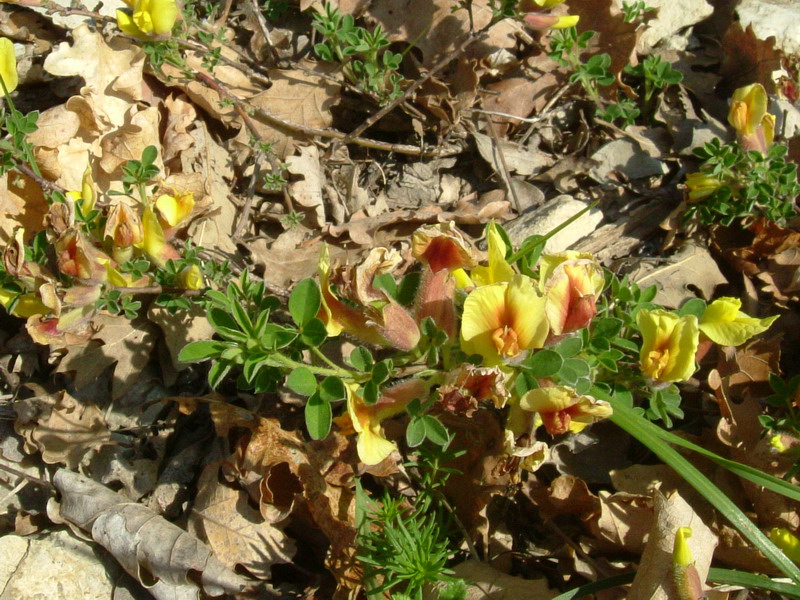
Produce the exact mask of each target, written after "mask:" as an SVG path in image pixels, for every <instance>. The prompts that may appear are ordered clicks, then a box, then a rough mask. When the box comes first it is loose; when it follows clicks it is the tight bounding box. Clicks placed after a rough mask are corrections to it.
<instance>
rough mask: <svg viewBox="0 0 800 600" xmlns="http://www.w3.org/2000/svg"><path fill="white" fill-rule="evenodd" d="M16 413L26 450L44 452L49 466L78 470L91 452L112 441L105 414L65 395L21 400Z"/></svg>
mask: <svg viewBox="0 0 800 600" xmlns="http://www.w3.org/2000/svg"><path fill="white" fill-rule="evenodd" d="M16 410H17V414H18V418H17V421H16V423H15V425H14V428H15V430H16V432H17V433H18V434H19V435H21V436H23V437H24V438H25V441H26V442H27V444H26V447H27V448H29V449H32V448H35V449H37V450H38V451H39V452H41V453H42V460H44V462H46V463H47V464H49V465H53V464H63V465H66V466H67V467H68V468H70V469H77V468H78V465H79V464H80V462H81V460H82V459H83V457H84V456H85V455H86V453H87V452H89V451H90V450H94V449H96V448H99V447H100V446H103V445H104V444H108V443H109V442H110V439H111V432H110V431H109V429H108V425H107V424H106V421H105V418H104V417H103V412H102V411H101V410H100V409H99V408H97V406H95V405H93V404H88V403H85V402H80V401H78V400H76V399H75V398H73V397H72V396H70V395H69V394H68V393H67V392H65V391H61V392H59V393H58V394H54V395H44V396H41V395H40V396H35V397H33V398H28V399H25V400H20V401H19V402H17V405H16Z"/></svg>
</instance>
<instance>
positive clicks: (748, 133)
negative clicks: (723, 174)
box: [728, 83, 775, 153]
mask: <svg viewBox="0 0 800 600" xmlns="http://www.w3.org/2000/svg"><path fill="white" fill-rule="evenodd" d="M768 105H769V99H768V98H767V92H766V90H765V89H764V86H762V85H761V84H760V83H754V84H752V85H747V86H745V87H741V88H739V89H737V90H736V91H735V92H734V93H733V98H732V100H731V108H730V111H729V112H728V123H730V124H731V126H732V127H733V128H734V129H735V130H736V134H737V139H738V141H739V144H740V145H741V146H742V147H743V148H744V149H745V150H758V151H760V152H762V153H763V152H766V151H767V148H769V147H770V145H771V144H772V140H773V138H774V137H775V116H774V115H772V114H770V113H768V112H767V107H768Z"/></svg>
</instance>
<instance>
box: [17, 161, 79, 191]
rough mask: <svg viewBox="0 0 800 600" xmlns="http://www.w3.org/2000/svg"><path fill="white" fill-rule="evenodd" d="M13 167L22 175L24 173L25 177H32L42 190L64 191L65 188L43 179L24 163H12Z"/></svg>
mask: <svg viewBox="0 0 800 600" xmlns="http://www.w3.org/2000/svg"><path fill="white" fill-rule="evenodd" d="M14 168H15V169H16V170H17V171H19V172H20V173H22V174H23V175H25V176H26V177H30V178H31V179H33V180H34V181H35V182H36V183H37V184H38V185H39V187H40V188H42V190H44V191H45V192H60V193H62V194H64V193H66V190H65V189H64V188H62V187H61V186H60V185H58V184H55V183H53V182H52V181H49V180H48V179H45V178H44V177H39V176H38V175H37V174H36V173H34V172H33V169H31V168H30V167H29V166H28V165H26V164H25V163H16V164H15V165H14Z"/></svg>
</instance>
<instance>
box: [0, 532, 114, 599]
mask: <svg viewBox="0 0 800 600" xmlns="http://www.w3.org/2000/svg"><path fill="white" fill-rule="evenodd" d="M112 577H113V575H111V574H109V573H108V572H107V568H106V565H104V564H103V562H101V560H100V559H99V558H97V557H96V556H95V554H94V552H93V549H92V545H91V544H88V543H86V542H84V541H82V540H79V539H78V538H76V537H74V536H73V535H72V534H70V532H69V531H66V530H62V531H56V532H52V533H48V534H47V535H45V536H42V537H30V538H23V537H20V536H18V535H7V536H4V537H2V538H0V589H2V590H3V592H2V594H0V600H21V599H25V600H74V599H75V598H80V599H81V600H109V599H110V598H112V597H113V594H114V585H113V580H112Z"/></svg>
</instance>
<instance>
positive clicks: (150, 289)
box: [106, 285, 206, 298]
mask: <svg viewBox="0 0 800 600" xmlns="http://www.w3.org/2000/svg"><path fill="white" fill-rule="evenodd" d="M106 289H107V290H108V291H112V292H119V293H120V294H122V295H125V296H127V295H129V294H130V295H134V294H147V295H149V296H157V295H158V294H170V295H172V296H183V297H186V298H197V297H200V296H203V295H205V293H206V290H205V289H200V290H186V289H183V288H165V287H161V286H160V285H145V286H142V287H123V286H119V287H117V286H113V285H110V286H107V288H106Z"/></svg>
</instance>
